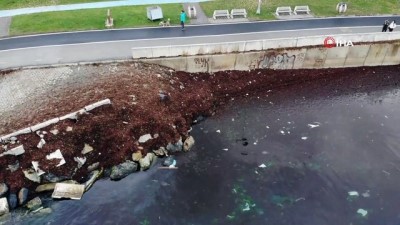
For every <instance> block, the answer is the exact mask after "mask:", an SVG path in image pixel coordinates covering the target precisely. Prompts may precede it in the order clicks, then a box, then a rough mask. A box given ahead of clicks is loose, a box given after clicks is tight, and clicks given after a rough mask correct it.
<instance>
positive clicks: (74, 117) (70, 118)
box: [50, 111, 78, 132]
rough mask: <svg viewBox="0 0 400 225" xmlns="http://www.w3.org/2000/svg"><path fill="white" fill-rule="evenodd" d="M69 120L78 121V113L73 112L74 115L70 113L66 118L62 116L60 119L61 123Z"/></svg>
mask: <svg viewBox="0 0 400 225" xmlns="http://www.w3.org/2000/svg"><path fill="white" fill-rule="evenodd" d="M67 119H69V120H77V119H78V111H76V112H72V113H69V114H67V115H65V116H61V117H60V121H63V120H67ZM50 132H51V131H50Z"/></svg>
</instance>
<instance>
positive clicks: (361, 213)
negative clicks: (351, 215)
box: [357, 209, 368, 217]
mask: <svg viewBox="0 0 400 225" xmlns="http://www.w3.org/2000/svg"><path fill="white" fill-rule="evenodd" d="M357 213H358V214H360V215H361V216H363V217H365V216H366V215H367V214H368V211H367V210H365V209H358V210H357Z"/></svg>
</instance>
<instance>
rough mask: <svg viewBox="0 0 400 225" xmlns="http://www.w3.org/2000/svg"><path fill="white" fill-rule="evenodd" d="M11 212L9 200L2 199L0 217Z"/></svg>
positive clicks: (0, 200) (0, 201)
mask: <svg viewBox="0 0 400 225" xmlns="http://www.w3.org/2000/svg"><path fill="white" fill-rule="evenodd" d="M9 212H10V208H9V207H8V201H7V198H0V216H2V215H4V214H7V213H9Z"/></svg>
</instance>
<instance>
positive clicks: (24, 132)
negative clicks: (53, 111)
mask: <svg viewBox="0 0 400 225" xmlns="http://www.w3.org/2000/svg"><path fill="white" fill-rule="evenodd" d="M30 133H32V130H31V128H29V127H28V128H24V129H21V130H18V131H15V132H13V133H11V134H7V135H5V136H3V137H1V138H0V139H1V140H3V141H7V140H10V138H12V137H17V136H18V135H21V134H30Z"/></svg>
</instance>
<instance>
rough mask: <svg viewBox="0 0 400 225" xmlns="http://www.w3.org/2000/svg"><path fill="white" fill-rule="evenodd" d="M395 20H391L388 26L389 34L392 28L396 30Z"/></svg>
mask: <svg viewBox="0 0 400 225" xmlns="http://www.w3.org/2000/svg"><path fill="white" fill-rule="evenodd" d="M396 26H397V25H396V20H393V21H392V22H391V23H390V24H389V32H392V31H393V30H394V28H396Z"/></svg>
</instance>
